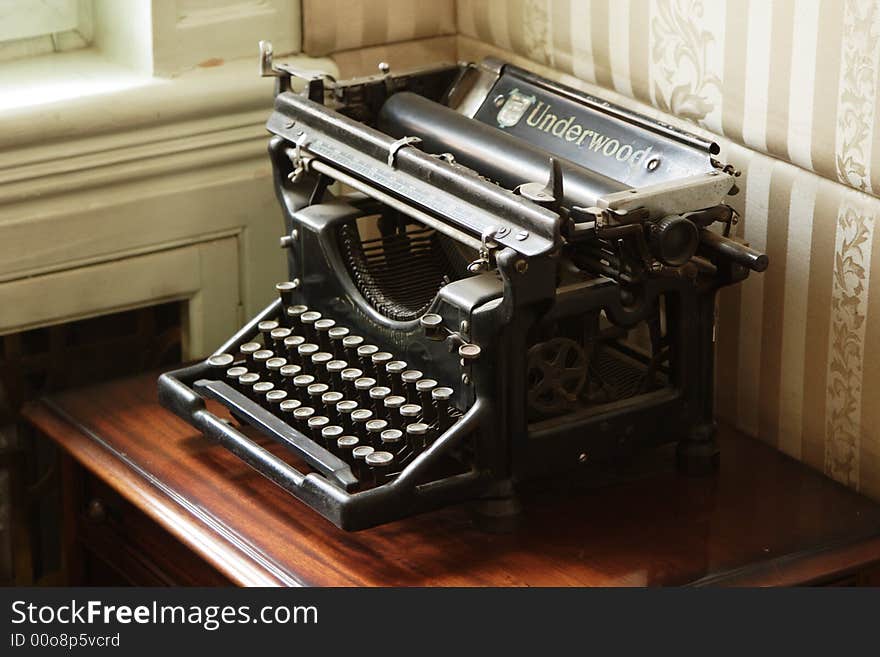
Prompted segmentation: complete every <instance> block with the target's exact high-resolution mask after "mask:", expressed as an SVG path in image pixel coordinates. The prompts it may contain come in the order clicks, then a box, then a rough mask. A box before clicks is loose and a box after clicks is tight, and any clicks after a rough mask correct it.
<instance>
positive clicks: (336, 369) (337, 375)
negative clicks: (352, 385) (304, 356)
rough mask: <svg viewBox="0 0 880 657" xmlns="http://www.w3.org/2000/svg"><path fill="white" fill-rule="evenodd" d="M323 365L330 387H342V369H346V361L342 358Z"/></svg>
mask: <svg viewBox="0 0 880 657" xmlns="http://www.w3.org/2000/svg"><path fill="white" fill-rule="evenodd" d="M324 367H325V368H326V370H327V376H328V377H329V379H330V385H331V387H333V388H342V387H343V385H342V370H345V369H348V363H347V362H345V361H344V360H331V361H330V362H329V363H327V364H326V365H325V366H324Z"/></svg>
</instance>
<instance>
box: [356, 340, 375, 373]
mask: <svg viewBox="0 0 880 657" xmlns="http://www.w3.org/2000/svg"><path fill="white" fill-rule="evenodd" d="M378 351H379V347H377V346H376V345H374V344H362V345H361V346H360V347H358V348H357V356H358V360H359V361H360V363H361V367H362V368H363V369H364V371H366V372H372V371H373V367H372V366H373V360H372V358H373V354H375V353H377V352H378Z"/></svg>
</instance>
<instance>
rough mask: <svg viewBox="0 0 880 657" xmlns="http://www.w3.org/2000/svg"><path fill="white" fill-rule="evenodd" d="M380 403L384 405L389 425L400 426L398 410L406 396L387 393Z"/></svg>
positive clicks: (404, 401)
mask: <svg viewBox="0 0 880 657" xmlns="http://www.w3.org/2000/svg"><path fill="white" fill-rule="evenodd" d="M382 403H383V404H384V405H385V413H386V417H387V418H388V421H389V422H390V423H391V426H393V427H394V428H398V427H399V426H400V415H399V414H398V410H399V409H400V407H401V406H403V405H404V404H405V403H406V398H405V397H401V396H400V395H388V396H387V397H386V398H385V400H384V401H383V402H382Z"/></svg>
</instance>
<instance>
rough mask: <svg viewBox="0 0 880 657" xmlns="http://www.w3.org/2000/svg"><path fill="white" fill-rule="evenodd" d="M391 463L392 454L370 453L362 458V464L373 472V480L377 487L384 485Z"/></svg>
mask: <svg viewBox="0 0 880 657" xmlns="http://www.w3.org/2000/svg"><path fill="white" fill-rule="evenodd" d="M393 462H394V454H392V453H391V452H372V453H370V454H367V455H366V456H365V457H364V463H365V464H366V465H367V467H369V468H370V469H371V470H372V471H373V479H374V481H375V482H376V485H377V486H381V485H382V484H384V483H385V478H386V476H387V475H388V471H389V470H390V469H391V464H392V463H393Z"/></svg>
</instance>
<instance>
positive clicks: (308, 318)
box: [299, 310, 321, 340]
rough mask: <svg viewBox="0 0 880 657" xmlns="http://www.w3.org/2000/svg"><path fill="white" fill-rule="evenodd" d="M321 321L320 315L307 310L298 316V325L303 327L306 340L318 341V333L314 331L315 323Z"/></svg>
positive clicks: (315, 311) (314, 311)
mask: <svg viewBox="0 0 880 657" xmlns="http://www.w3.org/2000/svg"><path fill="white" fill-rule="evenodd" d="M319 319H321V313H319V312H318V311H317V310H309V311H308V312H304V313H303V314H302V315H300V316H299V321H300V324H302V327H303V333H304V334H305V336H306V337H307V338H310V339H312V340H317V339H318V333H317V332H316V331H315V322H317V321H318V320H319Z"/></svg>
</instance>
